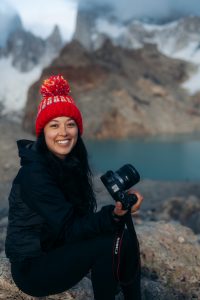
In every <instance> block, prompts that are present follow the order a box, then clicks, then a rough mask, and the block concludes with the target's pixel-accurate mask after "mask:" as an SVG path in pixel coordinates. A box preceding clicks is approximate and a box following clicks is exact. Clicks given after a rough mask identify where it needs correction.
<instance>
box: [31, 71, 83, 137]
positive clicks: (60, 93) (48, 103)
mask: <svg viewBox="0 0 200 300" xmlns="http://www.w3.org/2000/svg"><path fill="white" fill-rule="evenodd" d="M40 93H41V94H42V101H41V102H40V104H39V107H38V114H37V117H36V123H35V128H36V135H37V136H38V135H39V134H40V133H41V131H42V130H43V128H44V127H45V125H46V124H47V123H48V122H49V121H50V120H52V119H53V118H56V117H61V116H66V117H70V118H72V119H74V121H75V122H76V124H77V126H78V129H79V132H80V134H82V133H83V122H82V116H81V112H80V110H79V109H78V107H77V106H76V104H75V101H74V99H73V98H72V97H71V96H70V95H69V93H70V86H69V83H68V82H67V80H65V79H64V78H63V76H62V75H56V76H51V77H49V78H48V79H46V80H44V82H43V84H42V86H41V89H40Z"/></svg>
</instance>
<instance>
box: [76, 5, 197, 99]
mask: <svg viewBox="0 0 200 300" xmlns="http://www.w3.org/2000/svg"><path fill="white" fill-rule="evenodd" d="M199 32H200V17H197V16H196V17H193V16H189V17H185V18H182V19H179V20H177V21H173V22H171V23H168V24H163V25H155V24H147V23H143V22H141V21H138V20H130V21H126V22H122V21H120V20H117V19H116V18H112V17H111V16H110V17H105V16H104V15H103V14H101V13H99V14H98V15H96V14H95V13H93V12H92V11H90V13H89V16H88V12H87V11H79V14H78V17H77V27H76V31H75V34H74V39H75V40H78V41H79V42H80V43H81V44H82V45H83V46H84V47H85V48H86V49H87V50H89V51H93V50H96V49H98V48H100V47H101V46H102V45H103V43H104V42H105V40H106V39H107V38H109V39H111V40H112V43H113V44H114V45H118V46H121V47H124V48H130V49H138V48H142V47H143V46H144V44H145V43H150V44H156V45H157V47H158V50H159V51H160V52H161V53H163V54H165V55H167V56H169V57H172V58H179V59H183V60H186V61H189V62H192V63H193V64H195V65H196V66H197V68H196V71H195V73H193V74H191V77H190V79H189V80H188V81H187V82H185V83H184V84H183V86H184V87H185V88H187V89H188V91H189V92H190V93H191V94H193V93H195V92H196V91H198V90H200V87H199V82H200V34H199Z"/></svg>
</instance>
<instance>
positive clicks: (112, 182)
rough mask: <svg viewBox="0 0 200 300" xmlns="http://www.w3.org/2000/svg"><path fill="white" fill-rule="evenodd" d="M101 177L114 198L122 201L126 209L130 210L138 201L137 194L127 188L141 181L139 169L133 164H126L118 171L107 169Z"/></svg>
mask: <svg viewBox="0 0 200 300" xmlns="http://www.w3.org/2000/svg"><path fill="white" fill-rule="evenodd" d="M100 179H101V181H102V182H103V184H104V185H105V187H106V189H107V190H108V192H109V193H110V194H111V196H112V197H113V199H114V200H115V201H120V202H121V203H122V207H123V209H124V210H129V211H130V210H131V207H132V206H133V205H134V204H135V203H136V202H137V196H136V195H134V194H129V193H128V191H127V190H128V189H130V187H132V186H133V185H135V184H136V183H138V182H139V181H140V175H139V173H138V171H137V170H136V169H135V168H134V167H133V166H132V165H131V164H126V165H124V166H123V167H121V168H120V169H118V170H117V171H116V172H113V171H111V170H109V171H107V172H106V173H105V174H104V175H102V176H101V177H100Z"/></svg>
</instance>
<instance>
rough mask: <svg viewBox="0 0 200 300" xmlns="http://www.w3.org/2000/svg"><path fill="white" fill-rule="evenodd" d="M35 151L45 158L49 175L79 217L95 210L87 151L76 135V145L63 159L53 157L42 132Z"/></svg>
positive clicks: (79, 137)
mask: <svg viewBox="0 0 200 300" xmlns="http://www.w3.org/2000/svg"><path fill="white" fill-rule="evenodd" d="M36 146H37V150H38V151H39V152H40V153H41V154H42V155H43V156H45V158H46V160H47V165H48V169H49V171H50V173H51V174H52V175H53V176H54V178H55V180H56V182H57V184H58V185H59V186H60V188H61V190H62V191H63V193H64V195H65V197H66V199H67V200H68V201H70V202H71V203H72V204H73V206H74V207H75V209H76V212H77V213H78V214H79V215H84V214H86V213H89V212H93V211H95V210H96V208H97V204H96V199H95V195H94V191H93V187H92V172H91V169H90V167H89V163H88V154H87V149H86V147H85V145H84V142H83V140H82V138H81V136H80V134H78V139H77V142H76V145H75V146H74V148H73V149H72V150H71V152H70V153H69V154H67V155H66V157H65V159H60V158H58V157H57V156H56V155H54V154H53V153H52V152H51V151H50V150H49V149H48V147H47V144H46V141H45V135H44V131H42V132H41V133H40V135H39V136H38V138H37V141H36Z"/></svg>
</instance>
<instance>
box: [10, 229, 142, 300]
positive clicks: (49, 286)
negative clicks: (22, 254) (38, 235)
mask: <svg viewBox="0 0 200 300" xmlns="http://www.w3.org/2000/svg"><path fill="white" fill-rule="evenodd" d="M125 236H127V233H126V234H125ZM113 240H114V236H113V235H111V234H109V235H101V236H99V237H97V238H94V239H89V240H85V241H81V242H76V243H73V244H65V245H64V246H62V247H59V248H57V249H54V250H52V251H50V252H48V253H47V254H44V255H42V256H39V257H35V258H29V259H26V260H25V261H23V262H15V263H12V264H11V272H12V276H13V280H14V281H15V283H16V285H17V286H18V287H19V289H20V290H22V291H23V292H25V293H26V294H28V295H31V296H35V297H42V296H47V295H53V294H57V293H61V292H64V291H66V290H68V289H69V288H71V287H72V286H74V285H75V284H76V283H78V282H79V281H80V280H81V279H82V278H83V277H84V276H85V275H86V274H87V273H88V272H89V270H91V280H92V285H93V290H94V298H95V299H96V300H102V299H104V300H113V299H115V293H116V289H117V285H118V283H117V282H116V280H115V278H114V275H113V270H112V263H113V258H112V255H113V254H112V248H113ZM126 240H127V241H126V246H125V248H126V249H125V252H126V251H131V253H132V256H131V257H132V258H133V260H134V259H135V258H134V249H132V248H131V247H129V246H130V245H129V238H126ZM124 244H125V241H124ZM129 256H130V253H129ZM123 292H124V295H125V299H127V300H139V299H141V298H140V276H139V273H138V274H137V276H136V277H135V281H134V283H132V284H130V285H128V286H126V287H124V288H123Z"/></svg>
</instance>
